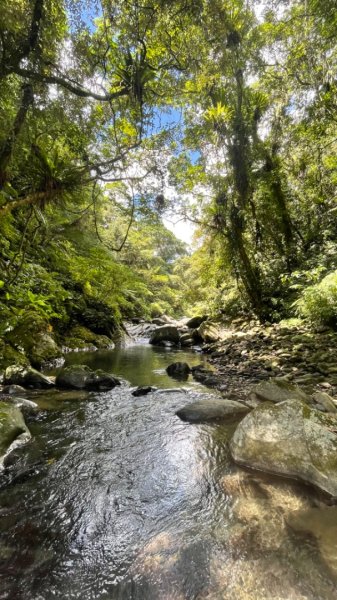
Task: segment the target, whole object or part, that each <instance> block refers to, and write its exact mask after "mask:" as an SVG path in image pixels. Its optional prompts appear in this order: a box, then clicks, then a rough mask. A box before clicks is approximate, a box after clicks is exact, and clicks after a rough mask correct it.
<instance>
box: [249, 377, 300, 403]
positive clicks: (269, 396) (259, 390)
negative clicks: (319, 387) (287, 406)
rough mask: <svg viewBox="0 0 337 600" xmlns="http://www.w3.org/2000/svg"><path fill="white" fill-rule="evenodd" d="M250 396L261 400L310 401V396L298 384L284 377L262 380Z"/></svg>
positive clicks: (275, 401)
mask: <svg viewBox="0 0 337 600" xmlns="http://www.w3.org/2000/svg"><path fill="white" fill-rule="evenodd" d="M250 398H251V399H254V398H257V399H258V400H261V401H268V402H274V403H275V404H276V403H278V402H283V401H284V400H291V399H293V398H294V399H297V400H303V401H304V402H306V401H308V400H309V398H308V396H307V395H306V394H305V393H304V392H303V391H302V390H301V389H300V388H299V387H298V386H297V385H294V384H292V383H289V381H286V380H284V379H278V378H275V379H270V380H269V381H261V383H258V384H257V385H256V386H255V387H253V389H252V391H251V393H250Z"/></svg>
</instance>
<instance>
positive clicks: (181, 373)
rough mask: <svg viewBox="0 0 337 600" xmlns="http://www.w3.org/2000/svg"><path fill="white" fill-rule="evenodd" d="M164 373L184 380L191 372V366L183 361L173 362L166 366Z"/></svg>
mask: <svg viewBox="0 0 337 600" xmlns="http://www.w3.org/2000/svg"><path fill="white" fill-rule="evenodd" d="M166 373H167V374H168V375H169V376H170V377H174V378H175V379H185V380H186V379H187V378H188V376H189V374H190V373H191V367H190V366H189V365H188V364H187V363H185V362H175V363H171V364H170V365H169V366H168V367H166Z"/></svg>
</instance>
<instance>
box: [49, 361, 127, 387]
mask: <svg viewBox="0 0 337 600" xmlns="http://www.w3.org/2000/svg"><path fill="white" fill-rule="evenodd" d="M55 384H56V386H57V387H60V388H70V389H76V390H92V391H101V392H102V391H107V390H111V389H112V388H114V387H116V385H120V382H119V381H118V379H116V378H115V377H113V375H110V374H109V373H105V372H104V371H101V370H98V371H92V370H91V369H90V368H89V367H88V366H87V365H71V366H69V367H65V368H64V369H61V371H60V372H59V373H58V374H57V376H56V381H55Z"/></svg>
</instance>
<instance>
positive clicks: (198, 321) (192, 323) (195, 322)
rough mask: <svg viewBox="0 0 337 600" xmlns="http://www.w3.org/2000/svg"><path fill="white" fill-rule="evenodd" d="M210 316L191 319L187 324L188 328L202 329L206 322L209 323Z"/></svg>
mask: <svg viewBox="0 0 337 600" xmlns="http://www.w3.org/2000/svg"><path fill="white" fill-rule="evenodd" d="M207 319H208V316H207V315H200V316H196V317H192V318H191V319H189V320H188V321H187V322H186V326H187V327H188V328H189V329H197V328H198V327H200V325H201V324H202V323H203V322H204V321H207Z"/></svg>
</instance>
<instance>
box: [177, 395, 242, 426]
mask: <svg viewBox="0 0 337 600" xmlns="http://www.w3.org/2000/svg"><path fill="white" fill-rule="evenodd" d="M249 410H250V409H249V408H248V407H247V406H245V405H244V404H241V402H236V400H230V399H228V398H222V399H219V398H212V399H209V400H208V399H205V400H199V401H198V402H193V403H192V404H187V405H186V406H184V407H183V408H180V409H179V410H178V411H177V412H176V415H177V416H178V417H179V418H180V419H181V420H182V421H189V422H190V423H197V422H200V421H212V420H217V419H228V420H230V419H236V418H238V417H243V416H244V415H246V414H247V412H249Z"/></svg>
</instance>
